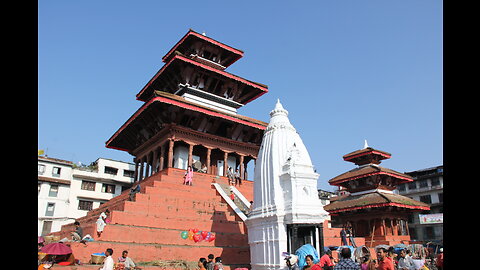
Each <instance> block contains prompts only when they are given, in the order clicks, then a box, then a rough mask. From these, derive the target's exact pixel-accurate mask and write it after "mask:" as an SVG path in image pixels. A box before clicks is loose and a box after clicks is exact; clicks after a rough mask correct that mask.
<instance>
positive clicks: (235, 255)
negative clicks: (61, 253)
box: [70, 240, 250, 265]
mask: <svg viewBox="0 0 480 270" xmlns="http://www.w3.org/2000/svg"><path fill="white" fill-rule="evenodd" d="M215 241H216V240H215ZM207 243H208V242H207ZM70 247H71V248H72V251H73V254H74V256H75V258H76V259H79V260H80V261H81V262H88V261H89V260H90V258H91V254H93V253H98V252H104V251H105V250H106V249H107V248H111V249H113V258H115V260H116V258H118V257H119V256H121V253H122V251H123V250H128V255H129V257H131V258H132V259H133V260H134V261H135V262H137V263H138V262H151V261H155V260H173V259H175V260H185V261H198V259H199V258H201V257H204V258H206V257H207V255H208V254H210V253H211V254H214V255H215V256H220V257H222V260H223V262H224V263H225V264H230V265H231V264H244V265H248V264H249V263H250V251H249V247H248V246H245V247H223V246H210V245H206V244H205V242H204V241H202V242H198V243H196V245H195V246H192V245H164V244H145V243H141V244H139V243H127V242H117V241H116V242H111V241H93V242H87V244H86V245H84V244H82V243H76V242H74V243H70Z"/></svg>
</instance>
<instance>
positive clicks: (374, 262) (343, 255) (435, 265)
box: [285, 247, 443, 270]
mask: <svg viewBox="0 0 480 270" xmlns="http://www.w3.org/2000/svg"><path fill="white" fill-rule="evenodd" d="M409 253H410V251H409V250H408V249H401V250H400V252H399V253H398V255H397V253H395V252H394V250H393V248H389V249H386V248H384V247H379V248H377V249H376V255H377V256H376V259H373V258H372V256H370V254H365V255H364V256H362V257H361V258H359V262H357V261H356V260H354V259H352V251H351V250H350V248H348V247H344V248H342V249H341V250H340V253H339V259H338V260H337V259H335V258H334V257H333V256H332V251H331V250H327V251H326V252H325V254H324V255H323V256H322V257H321V258H320V260H319V262H318V263H314V258H313V256H312V255H307V256H306V257H305V263H306V265H305V266H304V267H303V268H302V270H432V269H438V270H442V269H443V248H441V249H440V253H439V254H438V255H437V257H436V258H435V260H433V261H434V262H433V261H432V264H430V267H431V268H428V267H427V265H426V264H424V263H421V264H418V263H415V262H414V259H413V258H412V256H411V255H410V254H409ZM285 260H286V264H287V266H288V268H289V270H300V267H299V266H298V264H297V262H298V257H297V256H295V255H290V256H287V257H286V258H285ZM417 261H419V260H417ZM423 261H424V260H423Z"/></svg>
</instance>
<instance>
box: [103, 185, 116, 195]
mask: <svg viewBox="0 0 480 270" xmlns="http://www.w3.org/2000/svg"><path fill="white" fill-rule="evenodd" d="M102 192H104V193H112V194H115V185H109V184H103V186H102Z"/></svg>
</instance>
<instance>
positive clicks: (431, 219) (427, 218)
mask: <svg viewBox="0 0 480 270" xmlns="http://www.w3.org/2000/svg"><path fill="white" fill-rule="evenodd" d="M418 218H419V219H420V224H439V223H443V213H439V214H428V215H422V214H419V215H418Z"/></svg>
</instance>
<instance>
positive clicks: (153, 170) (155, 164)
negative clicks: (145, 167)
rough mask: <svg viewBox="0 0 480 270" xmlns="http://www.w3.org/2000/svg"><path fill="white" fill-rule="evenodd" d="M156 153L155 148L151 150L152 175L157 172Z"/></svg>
mask: <svg viewBox="0 0 480 270" xmlns="http://www.w3.org/2000/svg"><path fill="white" fill-rule="evenodd" d="M157 153H158V149H157V148H156V147H155V149H154V150H153V161H152V174H154V173H156V172H157V171H158V170H157V164H158V157H157V155H158V154H157Z"/></svg>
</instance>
